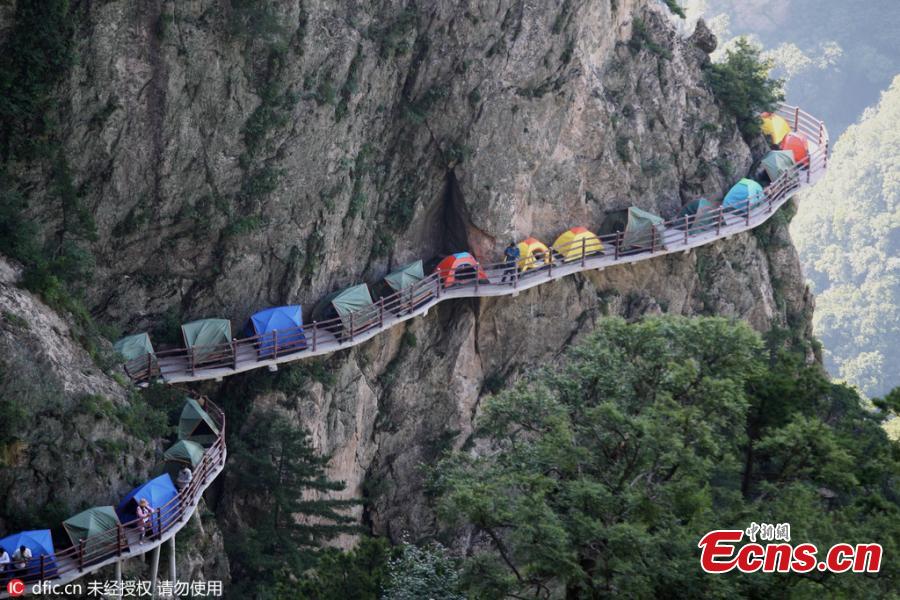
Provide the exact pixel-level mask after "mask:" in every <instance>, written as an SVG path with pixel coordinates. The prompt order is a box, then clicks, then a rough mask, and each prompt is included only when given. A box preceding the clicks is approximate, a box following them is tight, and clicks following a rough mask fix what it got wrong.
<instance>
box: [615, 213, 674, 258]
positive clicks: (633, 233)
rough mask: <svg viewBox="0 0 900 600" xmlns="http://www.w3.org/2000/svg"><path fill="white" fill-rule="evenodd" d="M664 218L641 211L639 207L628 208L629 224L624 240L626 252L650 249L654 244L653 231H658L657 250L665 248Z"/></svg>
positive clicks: (626, 226)
mask: <svg viewBox="0 0 900 600" xmlns="http://www.w3.org/2000/svg"><path fill="white" fill-rule="evenodd" d="M664 223H665V221H663V218H662V217H660V216H658V215H654V214H653V213H649V212H647V211H646V210H641V209H640V208H638V207H637V206H631V207H629V208H628V224H627V225H625V235H624V237H623V238H622V245H623V249H624V250H634V249H649V248H650V247H651V245H652V243H653V230H654V229H655V230H656V248H657V249H663V248H665V241H664V238H663V233H664V232H665V225H664Z"/></svg>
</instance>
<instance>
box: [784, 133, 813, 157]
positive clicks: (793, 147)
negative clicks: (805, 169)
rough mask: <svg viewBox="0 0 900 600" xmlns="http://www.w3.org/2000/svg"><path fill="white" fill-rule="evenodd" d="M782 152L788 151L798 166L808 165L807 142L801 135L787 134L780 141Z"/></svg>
mask: <svg viewBox="0 0 900 600" xmlns="http://www.w3.org/2000/svg"><path fill="white" fill-rule="evenodd" d="M780 148H781V149H782V150H788V151H790V152H792V153H793V154H794V162H795V163H797V164H798V165H807V164H809V140H808V139H807V138H806V136H805V135H803V134H802V133H797V132H794V133H789V134H787V135H786V136H784V139H783V140H781V146H780Z"/></svg>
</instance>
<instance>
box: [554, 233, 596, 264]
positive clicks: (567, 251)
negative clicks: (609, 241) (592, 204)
mask: <svg viewBox="0 0 900 600" xmlns="http://www.w3.org/2000/svg"><path fill="white" fill-rule="evenodd" d="M582 249H584V254H585V256H589V255H591V254H603V243H602V242H601V241H600V238H598V237H597V234H595V233H594V232H592V231H588V230H587V229H586V228H584V227H572V228H571V229H567V230H566V231H564V232H563V233H561V234H560V236H559V237H558V238H556V241H555V242H553V250H554V251H555V252H556V253H557V254H559V255H560V256H562V258H563V260H564V261H565V262H569V261H573V260H580V259H581V251H582Z"/></svg>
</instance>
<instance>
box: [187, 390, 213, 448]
mask: <svg viewBox="0 0 900 600" xmlns="http://www.w3.org/2000/svg"><path fill="white" fill-rule="evenodd" d="M218 436H219V427H218V426H217V425H216V422H215V421H213V419H212V417H210V416H209V413H207V412H206V411H205V410H203V407H202V406H200V403H199V402H197V401H196V400H194V399H193V398H188V399H187V402H185V403H184V408H182V409H181V417H180V418H179V419H178V439H179V440H189V441H192V442H197V443H198V444H201V445H203V446H207V447H209V446H212V444H213V443H214V442H215V441H216V438H217V437H218Z"/></svg>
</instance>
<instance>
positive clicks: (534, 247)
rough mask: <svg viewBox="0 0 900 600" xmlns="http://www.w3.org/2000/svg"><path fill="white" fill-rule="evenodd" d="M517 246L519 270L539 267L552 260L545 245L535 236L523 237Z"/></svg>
mask: <svg viewBox="0 0 900 600" xmlns="http://www.w3.org/2000/svg"><path fill="white" fill-rule="evenodd" d="M517 247H518V248H519V270H520V271H522V272H523V273H524V272H525V271H527V270H529V269H540V268H541V267H543V266H544V265H546V264H549V263H550V261H551V260H553V257H552V256H551V255H550V249H549V248H547V245H546V244H544V242H542V241H540V240H538V239H536V238H533V237H529V238H525V239H524V240H522V241H521V242H519V243H518V244H517Z"/></svg>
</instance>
